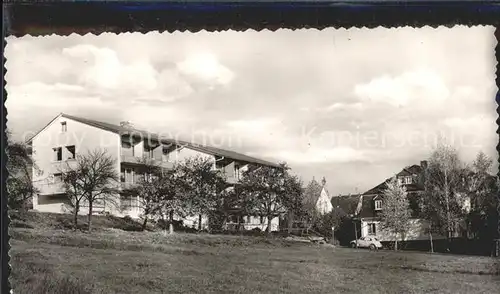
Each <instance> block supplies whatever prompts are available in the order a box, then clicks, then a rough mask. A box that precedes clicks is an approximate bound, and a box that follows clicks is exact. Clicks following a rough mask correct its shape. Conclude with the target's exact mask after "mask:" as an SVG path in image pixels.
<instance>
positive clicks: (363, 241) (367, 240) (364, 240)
mask: <svg viewBox="0 0 500 294" xmlns="http://www.w3.org/2000/svg"><path fill="white" fill-rule="evenodd" d="M356 243H357V244H356ZM351 247H352V248H370V249H371V250H376V249H380V248H382V243H380V241H379V240H378V239H377V238H376V237H371V236H367V237H361V238H359V239H358V240H352V241H351Z"/></svg>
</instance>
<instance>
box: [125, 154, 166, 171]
mask: <svg viewBox="0 0 500 294" xmlns="http://www.w3.org/2000/svg"><path fill="white" fill-rule="evenodd" d="M121 162H122V163H129V164H134V165H143V164H144V163H143V162H142V160H141V158H140V157H135V156H131V155H122V156H121ZM151 163H152V164H154V165H157V166H160V167H163V168H168V169H171V168H173V167H174V164H173V163H172V162H168V161H163V160H161V159H151Z"/></svg>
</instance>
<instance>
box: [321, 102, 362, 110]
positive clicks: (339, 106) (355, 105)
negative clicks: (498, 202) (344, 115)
mask: <svg viewBox="0 0 500 294" xmlns="http://www.w3.org/2000/svg"><path fill="white" fill-rule="evenodd" d="M362 107H363V103H360V102H358V103H353V104H346V103H338V102H335V103H333V104H331V105H330V106H328V107H326V108H325V111H335V110H359V109H361V108H362Z"/></svg>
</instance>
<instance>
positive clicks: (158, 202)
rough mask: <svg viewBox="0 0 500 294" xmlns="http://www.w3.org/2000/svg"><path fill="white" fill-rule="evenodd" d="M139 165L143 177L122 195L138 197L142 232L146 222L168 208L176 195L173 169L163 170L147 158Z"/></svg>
mask: <svg viewBox="0 0 500 294" xmlns="http://www.w3.org/2000/svg"><path fill="white" fill-rule="evenodd" d="M140 163H141V164H142V172H143V173H144V176H143V177H140V178H139V181H138V183H137V184H136V185H134V186H133V187H131V188H129V189H127V190H125V191H124V193H127V194H130V195H134V196H138V198H139V208H140V209H142V230H143V231H144V230H145V229H146V227H147V223H148V220H149V219H150V218H152V217H154V216H158V215H160V212H161V211H162V209H163V208H164V207H165V206H170V204H169V203H170V202H171V201H172V200H173V199H174V198H175V197H176V196H177V193H176V187H175V186H176V182H175V180H176V179H175V170H174V169H168V170H167V169H164V168H162V167H161V166H159V165H157V164H156V163H155V162H154V161H153V160H151V159H148V158H143V159H142V161H140Z"/></svg>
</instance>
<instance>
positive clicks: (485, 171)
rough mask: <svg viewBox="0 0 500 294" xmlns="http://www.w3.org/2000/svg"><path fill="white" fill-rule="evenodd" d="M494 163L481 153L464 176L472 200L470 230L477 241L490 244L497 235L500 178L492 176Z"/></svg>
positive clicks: (466, 188)
mask: <svg viewBox="0 0 500 294" xmlns="http://www.w3.org/2000/svg"><path fill="white" fill-rule="evenodd" d="M492 165H493V161H492V160H491V158H489V157H488V156H486V155H485V154H484V153H483V152H479V153H478V154H477V156H476V159H475V160H474V162H473V163H472V164H471V165H470V166H469V167H468V168H467V171H466V173H465V174H464V184H465V190H466V191H467V193H468V195H469V197H470V199H471V211H470V213H469V214H468V216H467V220H468V225H469V229H470V230H471V233H472V234H473V237H474V238H475V239H482V240H484V241H487V242H490V241H491V240H492V239H494V238H496V235H497V223H498V212H497V203H498V199H497V196H496V195H497V193H498V191H499V190H498V178H497V177H496V176H492V175H491V174H490V172H491V167H492Z"/></svg>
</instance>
